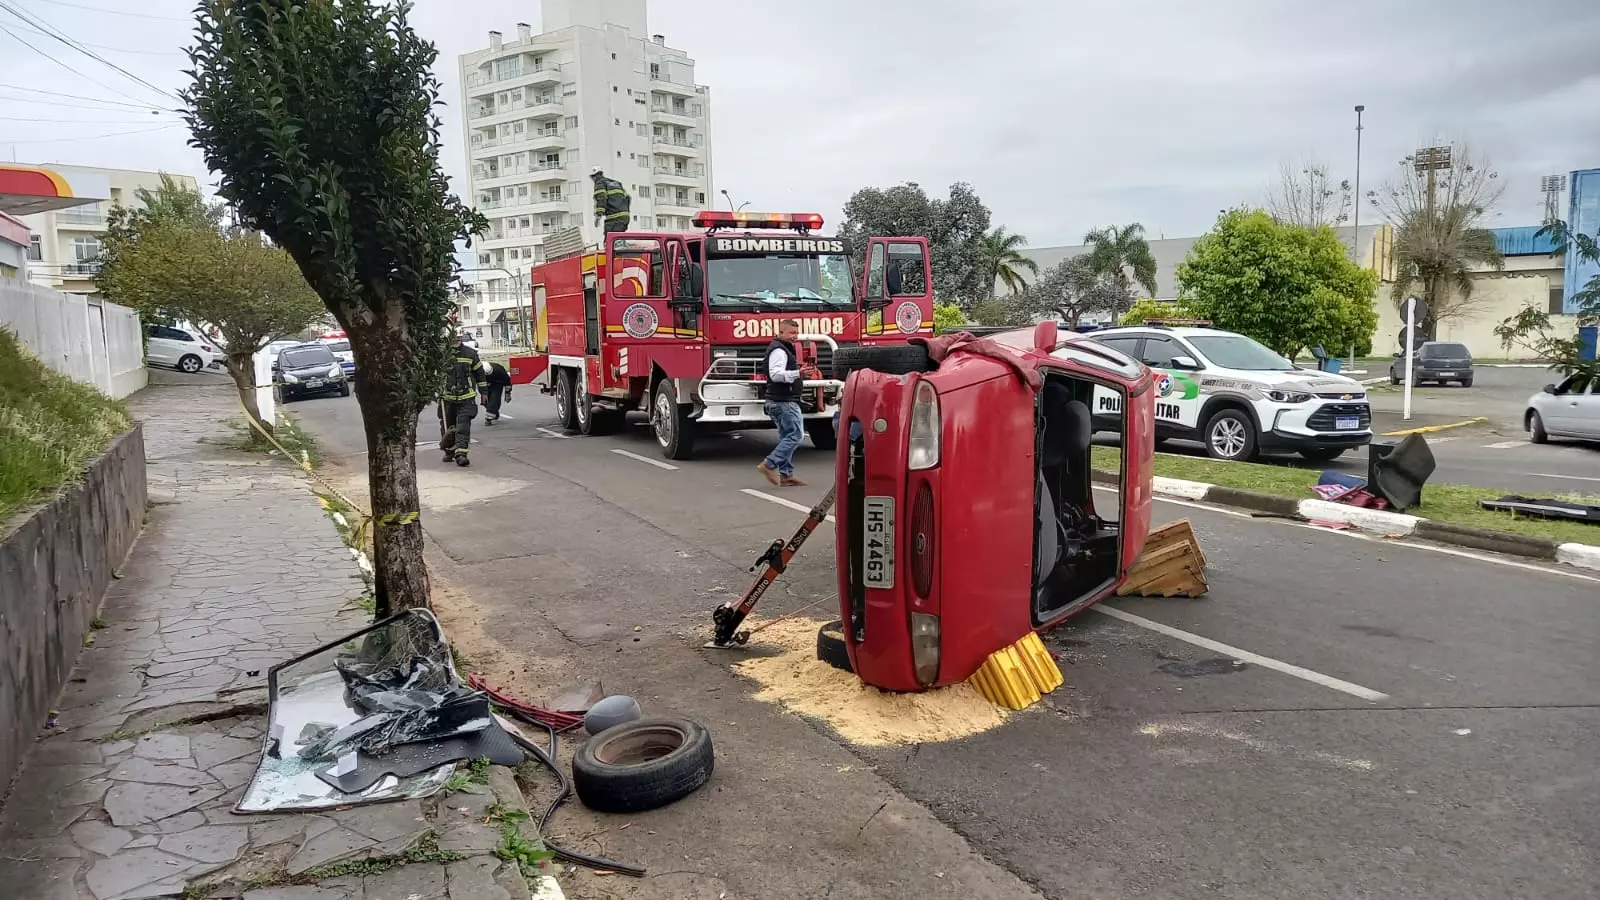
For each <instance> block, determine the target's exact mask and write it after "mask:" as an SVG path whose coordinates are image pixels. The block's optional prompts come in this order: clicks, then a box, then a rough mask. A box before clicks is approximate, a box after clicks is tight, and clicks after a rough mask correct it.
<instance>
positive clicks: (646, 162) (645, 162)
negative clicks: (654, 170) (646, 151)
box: [639, 156, 650, 169]
mask: <svg viewBox="0 0 1600 900" xmlns="http://www.w3.org/2000/svg"><path fill="white" fill-rule="evenodd" d="M639 168H641V169H648V168H650V157H648V156H640V157H639Z"/></svg>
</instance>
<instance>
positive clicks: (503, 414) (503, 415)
mask: <svg viewBox="0 0 1600 900" xmlns="http://www.w3.org/2000/svg"><path fill="white" fill-rule="evenodd" d="M500 418H502V419H505V420H506V421H507V422H509V421H511V420H512V419H515V418H516V416H513V415H511V414H510V413H501V414H500Z"/></svg>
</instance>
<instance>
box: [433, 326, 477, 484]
mask: <svg viewBox="0 0 1600 900" xmlns="http://www.w3.org/2000/svg"><path fill="white" fill-rule="evenodd" d="M454 321H455V320H454V317H453V316H452V317H451V322H452V325H453V324H454ZM450 330H451V331H452V332H453V331H455V328H453V327H452V328H451V329H450ZM454 342H455V350H454V352H453V353H452V354H451V362H450V364H449V365H448V366H447V367H446V368H445V370H444V386H443V389H442V390H440V392H439V449H440V450H442V451H444V461H445V462H450V461H451V460H455V463H456V465H458V466H466V465H470V464H471V463H469V462H468V460H467V453H468V451H469V450H470V449H471V446H472V420H473V419H474V418H475V417H477V415H478V403H477V400H478V390H479V388H480V387H481V386H482V385H483V368H482V366H483V363H482V361H481V360H479V359H478V351H476V350H474V349H472V348H471V347H468V346H467V344H466V340H465V339H464V338H463V337H461V336H460V335H459V334H457V335H456V336H455V338H454Z"/></svg>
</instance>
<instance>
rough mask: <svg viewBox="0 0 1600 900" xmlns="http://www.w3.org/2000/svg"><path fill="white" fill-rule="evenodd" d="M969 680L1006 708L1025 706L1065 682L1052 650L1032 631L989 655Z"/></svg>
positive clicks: (985, 694) (993, 701)
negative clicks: (1051, 654) (1051, 653)
mask: <svg viewBox="0 0 1600 900" xmlns="http://www.w3.org/2000/svg"><path fill="white" fill-rule="evenodd" d="M968 681H969V682H970V683H971V684H972V686H973V687H974V688H976V689H977V691H978V693H980V694H982V695H983V696H984V697H985V698H986V699H988V700H989V702H991V703H994V704H995V705H997V706H1004V707H1005V708H1007V709H1026V708H1028V707H1029V706H1032V705H1033V704H1035V703H1038V702H1039V699H1040V698H1041V697H1043V696H1044V695H1045V694H1048V693H1050V692H1051V691H1053V690H1055V689H1056V688H1058V687H1060V686H1061V685H1062V684H1064V683H1066V679H1065V678H1063V677H1062V676H1061V669H1060V667H1058V666H1057V665H1056V661H1055V660H1054V659H1052V658H1051V657H1050V651H1048V650H1046V649H1045V647H1044V642H1043V641H1041V640H1039V636H1038V635H1037V634H1034V633H1033V632H1029V633H1028V635H1027V636H1026V637H1024V638H1023V639H1022V640H1020V641H1017V642H1016V643H1015V644H1012V645H1011V646H1009V647H1002V648H1001V649H999V650H996V651H995V652H994V653H991V654H989V658H988V659H987V660H984V663H983V666H982V667H980V668H979V669H978V671H976V672H974V673H973V674H972V677H971V678H970V679H968Z"/></svg>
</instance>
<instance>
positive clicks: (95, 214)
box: [17, 164, 200, 294]
mask: <svg viewBox="0 0 1600 900" xmlns="http://www.w3.org/2000/svg"><path fill="white" fill-rule="evenodd" d="M46 167H47V168H48V169H49V170H50V171H52V172H55V173H57V174H58V175H60V176H61V177H63V178H65V179H66V180H67V181H68V182H69V183H71V184H72V185H73V186H74V188H75V191H74V194H73V196H78V197H95V198H103V199H96V200H95V201H94V202H92V203H85V204H81V205H78V206H73V207H70V208H67V209H58V210H56V211H54V212H43V213H35V214H33V215H20V216H18V217H17V218H18V219H20V220H21V221H22V223H23V224H25V225H27V226H28V231H29V241H30V246H29V248H28V279H29V280H30V281H32V282H33V283H34V284H38V285H42V286H44V287H49V288H55V289H56V290H58V291H61V292H63V293H67V294H93V293H95V291H96V290H97V288H96V286H95V283H94V277H95V275H96V274H97V273H98V272H99V271H100V238H101V237H103V236H104V235H105V232H106V217H107V216H108V215H109V214H110V212H111V209H112V207H115V206H141V205H143V204H141V203H140V202H139V197H138V192H139V189H140V188H144V189H146V190H150V191H155V190H158V189H159V188H160V187H161V173H160V172H141V171H137V170H134V169H102V168H96V167H93V166H58V165H53V164H47V166H46ZM171 177H172V179H173V180H174V181H176V182H177V183H178V184H179V185H181V186H183V187H186V188H188V189H190V190H194V191H197V190H199V189H200V183H199V182H198V181H196V180H195V179H194V178H193V177H192V176H189V175H174V176H171Z"/></svg>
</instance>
